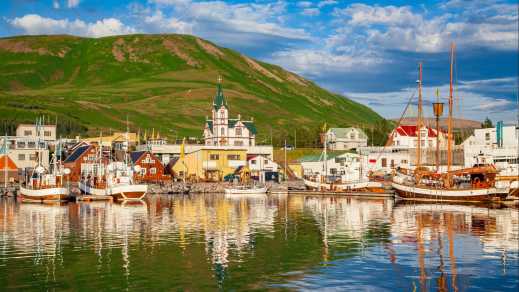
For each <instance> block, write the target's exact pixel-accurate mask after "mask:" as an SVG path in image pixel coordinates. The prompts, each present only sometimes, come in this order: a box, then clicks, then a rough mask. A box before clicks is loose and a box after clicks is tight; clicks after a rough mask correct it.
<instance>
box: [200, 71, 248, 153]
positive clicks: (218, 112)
mask: <svg viewBox="0 0 519 292" xmlns="http://www.w3.org/2000/svg"><path fill="white" fill-rule="evenodd" d="M211 113H212V116H211V119H206V122H205V127H204V141H205V145H207V146H232V145H234V146H240V147H241V146H254V145H255V144H256V132H257V130H256V126H255V125H254V121H253V120H252V119H251V120H248V121H246V120H242V119H241V116H240V115H238V117H237V118H236V119H231V118H229V107H228V105H227V101H226V99H225V96H224V95H223V90H222V84H221V80H220V79H219V82H218V87H217V90H216V96H215V97H214V99H213V105H212V109H211Z"/></svg>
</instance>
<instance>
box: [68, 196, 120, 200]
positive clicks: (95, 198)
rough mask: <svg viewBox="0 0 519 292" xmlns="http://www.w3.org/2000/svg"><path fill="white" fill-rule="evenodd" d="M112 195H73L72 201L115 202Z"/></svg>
mask: <svg viewBox="0 0 519 292" xmlns="http://www.w3.org/2000/svg"><path fill="white" fill-rule="evenodd" d="M113 200H114V198H113V197H112V196H92V195H73V196H72V201H75V202H93V201H110V202H113Z"/></svg>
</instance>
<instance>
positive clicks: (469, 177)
mask: <svg viewBox="0 0 519 292" xmlns="http://www.w3.org/2000/svg"><path fill="white" fill-rule="evenodd" d="M453 64H454V44H452V46H451V62H450V93H449V116H448V123H447V125H448V133H447V171H446V172H440V167H439V158H438V153H439V144H438V143H437V146H436V153H437V155H436V157H437V158H436V170H435V171H432V170H429V169H427V168H426V167H423V166H422V165H421V148H420V147H421V144H422V143H421V142H422V141H421V134H420V132H419V133H417V144H416V145H417V148H416V150H417V153H416V168H415V169H414V171H410V170H401V169H400V170H397V172H396V174H395V175H394V176H393V181H392V184H391V185H392V187H393V188H394V189H395V191H396V194H397V195H398V196H399V197H400V198H402V199H411V200H435V201H471V202H479V201H493V200H501V199H504V198H506V197H507V196H508V193H509V189H510V188H509V187H506V186H505V185H503V184H501V183H496V175H497V170H496V168H495V167H494V166H493V165H483V166H475V167H471V168H464V169H458V170H452V169H451V166H452V157H453V155H452V148H453V124H452V112H453V94H452V93H453V78H452V77H453ZM433 110H434V113H435V116H436V117H437V120H438V117H439V116H441V112H442V111H443V103H440V102H439V100H438V101H437V102H436V103H434V104H433ZM416 128H417V130H418V131H420V129H421V128H422V64H421V63H420V64H419V80H418V118H417V127H416ZM437 131H438V133H439V131H440V129H439V126H438V123H437Z"/></svg>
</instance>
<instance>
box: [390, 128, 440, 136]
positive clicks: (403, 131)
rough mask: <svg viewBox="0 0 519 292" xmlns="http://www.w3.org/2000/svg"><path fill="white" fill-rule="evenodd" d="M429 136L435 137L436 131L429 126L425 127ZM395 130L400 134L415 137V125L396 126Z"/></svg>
mask: <svg viewBox="0 0 519 292" xmlns="http://www.w3.org/2000/svg"><path fill="white" fill-rule="evenodd" d="M426 128H427V131H428V133H427V134H428V136H429V137H436V131H435V130H433V129H432V128H430V127H426ZM396 132H397V133H398V134H399V135H400V136H408V137H416V132H417V131H416V125H401V126H399V127H398V128H396Z"/></svg>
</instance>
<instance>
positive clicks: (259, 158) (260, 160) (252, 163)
mask: <svg viewBox="0 0 519 292" xmlns="http://www.w3.org/2000/svg"><path fill="white" fill-rule="evenodd" d="M247 164H248V166H249V169H250V171H251V176H252V177H258V178H260V177H261V180H263V181H270V180H277V179H278V172H279V165H278V164H277V163H276V162H274V161H272V160H270V159H269V158H268V157H266V156H263V155H251V156H248V157H247Z"/></svg>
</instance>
